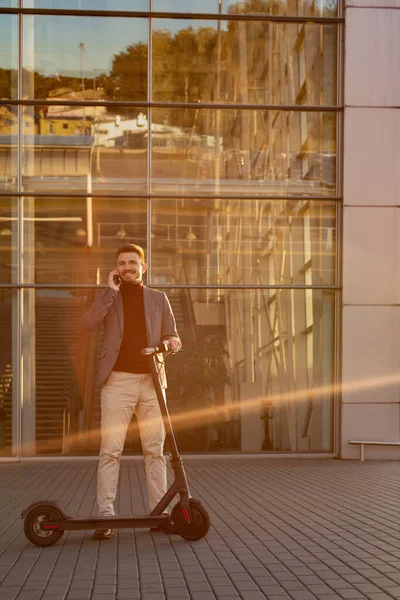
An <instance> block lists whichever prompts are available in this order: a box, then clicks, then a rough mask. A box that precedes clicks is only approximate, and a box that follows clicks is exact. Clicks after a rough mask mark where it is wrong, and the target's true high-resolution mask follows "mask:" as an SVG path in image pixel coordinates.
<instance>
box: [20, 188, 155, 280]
mask: <svg viewBox="0 0 400 600" xmlns="http://www.w3.org/2000/svg"><path fill="white" fill-rule="evenodd" d="M24 235H25V247H26V248H29V255H28V256H29V258H28V259H27V261H26V262H25V264H24V280H25V281H26V282H34V283H79V284H83V283H89V284H96V283H98V284H106V283H107V277H108V274H109V272H110V271H111V270H112V269H114V268H115V264H116V259H115V253H116V250H117V248H118V247H119V246H122V245H123V244H127V243H137V244H139V245H140V246H143V247H146V201H145V200H135V199H131V198H127V199H126V200H118V199H115V198H114V199H113V198H109V199H108V198H93V199H90V198H88V199H86V198H26V199H25V200H24ZM28 260H29V262H28Z"/></svg>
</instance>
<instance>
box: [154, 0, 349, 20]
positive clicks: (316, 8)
mask: <svg viewBox="0 0 400 600" xmlns="http://www.w3.org/2000/svg"><path fill="white" fill-rule="evenodd" d="M152 5H153V10H154V11H160V12H161V11H162V12H171V13H178V12H182V13H214V14H218V13H219V14H221V13H222V14H224V13H228V14H266V15H284V16H301V15H305V16H324V17H334V16H336V15H337V0H323V1H322V2H318V3H316V2H314V1H313V0H306V1H305V2H303V1H301V0H296V1H295V2H289V0H284V1H281V2H273V1H270V0H246V2H238V0H203V2H198V0H153V3H152Z"/></svg>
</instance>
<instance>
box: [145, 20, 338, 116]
mask: <svg viewBox="0 0 400 600" xmlns="http://www.w3.org/2000/svg"><path fill="white" fill-rule="evenodd" d="M336 44H337V28H336V26H335V25H319V24H307V25H304V24H297V23H266V22H251V21H249V22H245V21H242V22H241V21H230V22H228V21H219V22H217V21H190V22H187V21H183V22H181V21H177V20H170V19H154V21H153V54H152V61H153V99H154V100H156V101H163V102H233V103H244V104H247V103H249V104H302V105H303V104H306V105H307V104H309V105H335V104H336V102H337V98H336V74H337V73H336Z"/></svg>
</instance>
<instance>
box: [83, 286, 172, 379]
mask: <svg viewBox="0 0 400 600" xmlns="http://www.w3.org/2000/svg"><path fill="white" fill-rule="evenodd" d="M143 302H144V313H145V318H146V332H147V343H148V346H158V345H159V344H160V342H162V341H163V340H166V339H167V338H171V337H173V338H176V339H177V340H179V335H178V333H177V331H176V325H175V318H174V315H173V312H172V309H171V305H170V303H169V300H168V298H167V296H166V295H165V294H164V292H159V291H158V290H153V289H151V288H148V287H146V286H144V288H143ZM102 323H103V326H104V339H103V348H102V350H101V352H100V362H99V368H98V373H97V382H98V383H100V384H101V385H103V383H105V381H106V380H107V378H108V376H109V375H110V373H111V371H112V370H113V367H114V365H115V362H116V360H117V358H118V354H119V349H120V346H121V342H122V336H123V331H124V310H123V305H122V296H121V293H120V292H116V291H115V290H113V289H111V288H110V287H107V288H106V289H105V290H104V291H102V292H100V294H98V296H97V297H96V298H95V300H94V302H93V303H92V306H91V307H90V308H89V310H88V311H87V312H86V313H85V315H84V316H83V320H82V324H83V327H84V328H85V329H87V330H88V331H94V330H95V329H97V327H99V326H100V325H101V324H102ZM159 358H160V360H161V361H162V364H161V365H160V367H161V368H160V369H159V378H160V383H161V387H163V388H166V387H167V378H166V375H165V366H164V364H163V358H162V355H159Z"/></svg>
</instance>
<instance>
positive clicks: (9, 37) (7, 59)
mask: <svg viewBox="0 0 400 600" xmlns="http://www.w3.org/2000/svg"><path fill="white" fill-rule="evenodd" d="M0 6H2V5H1V4H0ZM3 6H13V4H8V5H7V4H4V5H3ZM17 19H18V17H17V15H0V56H1V61H0V98H1V99H2V100H7V99H10V98H11V99H14V98H16V97H17V68H18V55H17V52H18V34H17V31H18V20H17ZM1 133H2V131H1V129H0V135H1Z"/></svg>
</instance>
